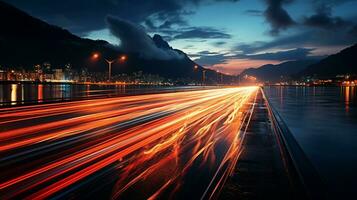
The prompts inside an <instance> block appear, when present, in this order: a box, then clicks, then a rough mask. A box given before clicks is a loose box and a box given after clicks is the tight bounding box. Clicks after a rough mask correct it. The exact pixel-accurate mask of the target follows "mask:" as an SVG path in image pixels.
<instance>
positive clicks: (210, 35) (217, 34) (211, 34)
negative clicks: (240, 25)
mask: <svg viewBox="0 0 357 200" xmlns="http://www.w3.org/2000/svg"><path fill="white" fill-rule="evenodd" d="M197 38H199V39H217V38H218V39H229V38H231V35H229V34H227V33H224V32H223V31H221V30H218V29H215V28H211V27H191V28H188V29H186V30H183V31H181V32H179V33H178V34H177V35H175V36H174V37H173V39H176V40H177V39H197Z"/></svg>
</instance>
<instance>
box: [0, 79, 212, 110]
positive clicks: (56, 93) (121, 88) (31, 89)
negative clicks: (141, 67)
mask: <svg viewBox="0 0 357 200" xmlns="http://www.w3.org/2000/svg"><path fill="white" fill-rule="evenodd" d="M202 88H210V87H201V86H186V87H167V86H134V85H72V84H62V85H61V84H0V106H9V105H20V104H27V103H42V102H49V101H61V100H73V99H82V98H98V97H108V96H121V95H133V94H148V93H159V92H174V91H187V90H196V89H202Z"/></svg>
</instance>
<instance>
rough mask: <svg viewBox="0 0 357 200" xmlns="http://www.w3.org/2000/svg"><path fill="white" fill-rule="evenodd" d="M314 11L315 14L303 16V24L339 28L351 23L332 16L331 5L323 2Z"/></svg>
mask: <svg viewBox="0 0 357 200" xmlns="http://www.w3.org/2000/svg"><path fill="white" fill-rule="evenodd" d="M315 12H316V13H315V14H313V15H311V16H309V17H305V18H304V21H303V24H304V25H307V26H310V27H317V28H324V29H340V28H345V27H347V26H349V25H350V24H351V23H350V22H348V21H346V20H343V19H342V18H341V17H333V16H332V11H331V7H330V6H329V5H327V4H325V3H323V4H319V5H318V6H316V8H315Z"/></svg>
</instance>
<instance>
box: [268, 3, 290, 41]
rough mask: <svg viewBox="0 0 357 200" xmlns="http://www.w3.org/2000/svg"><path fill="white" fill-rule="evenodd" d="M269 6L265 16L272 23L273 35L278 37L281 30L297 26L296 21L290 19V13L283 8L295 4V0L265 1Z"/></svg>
mask: <svg viewBox="0 0 357 200" xmlns="http://www.w3.org/2000/svg"><path fill="white" fill-rule="evenodd" d="M264 1H265V2H266V4H267V9H266V10H265V12H264V15H265V17H266V19H267V21H268V22H269V23H270V26H271V31H270V33H271V34H272V35H278V34H279V32H280V31H281V30H284V29H287V28H288V27H290V26H292V25H294V24H295V21H294V20H293V19H292V18H291V17H290V15H289V13H288V12H287V11H286V10H285V9H284V8H283V5H284V4H288V3H291V2H293V0H264Z"/></svg>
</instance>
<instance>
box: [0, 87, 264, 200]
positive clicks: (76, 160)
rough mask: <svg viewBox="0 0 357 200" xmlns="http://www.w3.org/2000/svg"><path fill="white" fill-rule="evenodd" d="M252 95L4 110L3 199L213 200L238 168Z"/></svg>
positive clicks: (185, 95)
mask: <svg viewBox="0 0 357 200" xmlns="http://www.w3.org/2000/svg"><path fill="white" fill-rule="evenodd" d="M257 92H258V89H257V87H240V88H224V89H212V90H201V91H189V92H177V93H164V94H149V95H140V96H128V97H116V98H107V99H95V100H83V101H75V102H63V103H53V104H46V105H34V106H25V107H17V108H3V109H0V113H1V114H0V126H1V129H0V199H9V198H24V199H44V198H49V197H58V198H68V197H81V198H86V197H87V198H93V197H103V196H106V197H110V198H112V199H119V198H124V199H125V198H130V197H135V198H138V199H157V198H165V197H166V198H174V199H183V198H188V197H190V198H196V199H197V198H209V197H212V196H213V193H215V192H216V191H217V188H218V187H220V185H222V184H224V181H225V179H226V177H227V176H228V175H229V174H230V172H231V171H232V169H233V168H234V165H235V163H236V161H237V158H238V155H239V152H240V150H241V149H240V146H241V145H240V144H241V141H242V133H243V132H244V127H243V125H244V124H246V123H247V121H249V116H250V114H251V108H252V106H253V105H254V104H253V103H254V101H255V99H254V98H255V95H256V93H257ZM92 188H96V189H95V190H94V191H92V190H93V189H92ZM108 188H109V189H108ZM108 191H109V192H108ZM108 193H109V195H108ZM89 195H90V196H89Z"/></svg>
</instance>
